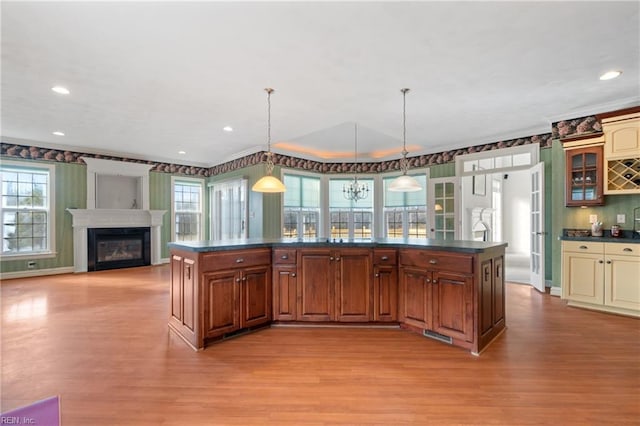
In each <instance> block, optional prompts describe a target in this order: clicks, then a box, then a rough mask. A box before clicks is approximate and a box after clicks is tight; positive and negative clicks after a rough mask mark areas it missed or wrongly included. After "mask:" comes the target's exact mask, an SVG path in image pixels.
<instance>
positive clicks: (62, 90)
mask: <svg viewBox="0 0 640 426" xmlns="http://www.w3.org/2000/svg"><path fill="white" fill-rule="evenodd" d="M51 90H53V91H54V92H56V93H59V94H61V95H68V94H69V93H71V92H69V89H67V88H66V87H62V86H53V87H52V88H51Z"/></svg>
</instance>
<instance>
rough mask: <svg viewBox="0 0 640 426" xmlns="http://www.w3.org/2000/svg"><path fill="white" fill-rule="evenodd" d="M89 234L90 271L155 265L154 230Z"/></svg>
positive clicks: (97, 230)
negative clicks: (153, 256)
mask: <svg viewBox="0 0 640 426" xmlns="http://www.w3.org/2000/svg"><path fill="white" fill-rule="evenodd" d="M87 233H88V235H87V250H88V251H87V269H88V270H89V271H101V270H104V269H117V268H130V267H133V266H145V265H150V264H151V228H147V227H143V228H89V229H87Z"/></svg>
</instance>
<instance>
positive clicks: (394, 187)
mask: <svg viewBox="0 0 640 426" xmlns="http://www.w3.org/2000/svg"><path fill="white" fill-rule="evenodd" d="M400 91H401V92H402V158H401V159H400V170H401V171H402V175H401V176H398V177H397V178H395V179H394V180H393V181H392V182H391V184H389V191H395V192H415V191H420V190H421V189H422V186H420V183H418V181H417V180H416V179H415V178H413V177H411V176H409V175H407V172H408V171H409V160H407V154H408V153H409V152H407V114H406V103H407V102H406V98H407V92H408V91H409V89H400Z"/></svg>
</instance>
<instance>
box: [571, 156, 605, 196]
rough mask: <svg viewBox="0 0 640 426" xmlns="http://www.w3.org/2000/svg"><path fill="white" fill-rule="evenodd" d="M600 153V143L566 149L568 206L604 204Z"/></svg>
mask: <svg viewBox="0 0 640 426" xmlns="http://www.w3.org/2000/svg"><path fill="white" fill-rule="evenodd" d="M602 154H603V150H602V145H600V146H589V147H585V148H574V149H568V150H567V151H566V158H567V167H566V171H567V174H566V178H565V180H566V191H565V199H566V205H567V206H568V207H571V206H601V205H603V204H604V196H603V185H602V177H603V174H602V164H603V163H602Z"/></svg>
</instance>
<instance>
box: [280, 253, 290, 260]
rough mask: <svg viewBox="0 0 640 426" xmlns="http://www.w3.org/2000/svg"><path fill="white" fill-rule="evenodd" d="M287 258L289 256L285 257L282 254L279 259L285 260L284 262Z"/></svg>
mask: <svg viewBox="0 0 640 426" xmlns="http://www.w3.org/2000/svg"><path fill="white" fill-rule="evenodd" d="M288 258H289V256H287V255H286V254H283V255H282V256H280V259H285V260H286V259H288Z"/></svg>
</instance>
